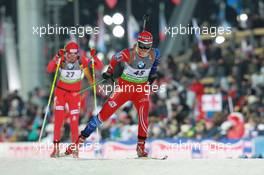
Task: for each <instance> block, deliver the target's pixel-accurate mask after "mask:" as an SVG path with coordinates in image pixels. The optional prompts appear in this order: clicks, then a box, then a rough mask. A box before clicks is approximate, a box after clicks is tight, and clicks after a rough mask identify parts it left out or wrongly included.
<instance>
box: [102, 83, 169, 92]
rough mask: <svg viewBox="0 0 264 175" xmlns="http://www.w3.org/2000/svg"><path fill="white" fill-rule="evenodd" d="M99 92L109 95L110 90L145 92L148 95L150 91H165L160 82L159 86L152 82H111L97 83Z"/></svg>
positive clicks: (163, 85) (164, 86)
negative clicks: (150, 83) (151, 83)
mask: <svg viewBox="0 0 264 175" xmlns="http://www.w3.org/2000/svg"><path fill="white" fill-rule="evenodd" d="M98 87H99V93H102V94H105V95H109V94H110V93H112V92H127V93H133V92H137V93H145V94H146V95H149V94H150V93H151V92H153V93H157V92H160V93H162V92H165V91H166V85H165V84H162V85H160V86H158V85H156V84H153V85H149V84H144V85H142V84H136V85H131V84H117V83H115V82H114V83H113V85H110V84H106V85H105V84H103V85H99V86H98Z"/></svg>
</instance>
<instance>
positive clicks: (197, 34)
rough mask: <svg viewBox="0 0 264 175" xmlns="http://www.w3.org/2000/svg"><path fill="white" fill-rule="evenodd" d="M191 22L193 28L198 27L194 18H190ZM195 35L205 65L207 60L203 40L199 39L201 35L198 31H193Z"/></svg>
mask: <svg viewBox="0 0 264 175" xmlns="http://www.w3.org/2000/svg"><path fill="white" fill-rule="evenodd" d="M192 24H193V27H194V28H199V26H198V24H197V21H196V20H195V19H193V20H192ZM195 37H196V39H197V41H198V47H199V50H200V53H201V57H202V62H203V63H204V64H205V65H207V63H208V61H207V56H206V54H205V47H204V45H203V41H202V39H201V35H200V32H195Z"/></svg>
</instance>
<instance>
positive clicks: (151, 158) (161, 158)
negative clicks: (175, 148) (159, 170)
mask: <svg viewBox="0 0 264 175" xmlns="http://www.w3.org/2000/svg"><path fill="white" fill-rule="evenodd" d="M167 158H168V156H167V155H165V156H162V157H135V159H142V160H166V159H167Z"/></svg>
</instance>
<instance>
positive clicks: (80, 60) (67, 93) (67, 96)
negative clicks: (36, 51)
mask: <svg viewBox="0 0 264 175" xmlns="http://www.w3.org/2000/svg"><path fill="white" fill-rule="evenodd" d="M65 51H66V53H64V50H62V49H60V50H59V52H58V54H57V55H55V57H54V59H53V60H51V61H50V62H49V64H48V66H47V71H48V73H52V72H55V71H56V67H57V64H58V62H59V58H61V61H60V68H59V75H58V79H59V80H58V81H57V84H56V88H55V90H54V140H53V141H54V149H53V152H52V153H51V155H50V156H51V157H58V156H59V143H60V139H61V129H62V126H63V122H64V119H65V116H66V115H65V106H68V112H69V114H68V116H69V119H70V128H71V140H72V142H73V143H75V142H76V140H77V139H78V135H79V131H78V127H79V113H80V106H81V104H80V103H81V96H80V94H78V93H77V92H79V91H80V90H81V83H82V79H83V77H84V75H85V76H86V77H87V71H88V67H89V66H90V63H91V62H90V59H88V58H86V57H84V56H79V46H78V44H77V43H75V42H69V43H68V44H67V45H66V46H65ZM64 54H65V55H64ZM64 58H65V59H64ZM95 68H96V69H97V70H98V69H99V70H100V69H102V68H103V63H102V62H101V61H100V60H99V59H98V58H97V57H96V56H95ZM75 156H78V152H76V155H75Z"/></svg>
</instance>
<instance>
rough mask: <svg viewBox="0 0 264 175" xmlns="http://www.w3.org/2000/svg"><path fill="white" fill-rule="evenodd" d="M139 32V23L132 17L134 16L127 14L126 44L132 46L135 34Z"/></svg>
mask: <svg viewBox="0 0 264 175" xmlns="http://www.w3.org/2000/svg"><path fill="white" fill-rule="evenodd" d="M138 32H139V25H138V23H137V21H136V19H135V18H134V16H132V15H131V16H129V19H128V45H129V47H133V45H134V44H135V43H136V42H137V35H138Z"/></svg>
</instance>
